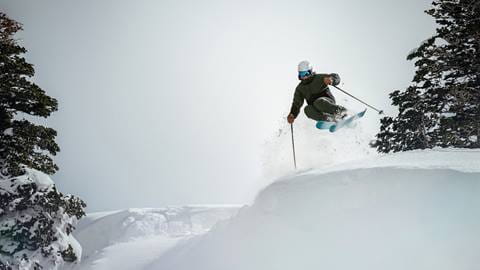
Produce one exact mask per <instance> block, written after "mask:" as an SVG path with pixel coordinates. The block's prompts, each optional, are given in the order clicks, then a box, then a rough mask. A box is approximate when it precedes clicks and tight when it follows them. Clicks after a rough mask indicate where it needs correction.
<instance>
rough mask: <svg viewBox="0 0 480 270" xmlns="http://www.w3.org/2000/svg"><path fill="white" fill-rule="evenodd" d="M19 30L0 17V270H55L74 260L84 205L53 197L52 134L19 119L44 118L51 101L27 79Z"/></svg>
mask: <svg viewBox="0 0 480 270" xmlns="http://www.w3.org/2000/svg"><path fill="white" fill-rule="evenodd" d="M21 29H22V26H21V25H20V24H19V23H18V22H16V21H14V20H11V19H10V18H8V17H7V16H6V15H5V14H4V13H2V12H0V269H2V270H3V269H58V267H60V266H61V265H62V264H63V263H64V262H65V261H67V262H71V261H75V260H76V259H78V256H77V254H79V248H78V243H77V242H76V241H75V239H74V238H73V237H72V235H71V233H72V231H73V229H74V227H73V224H74V223H75V222H76V221H77V220H78V219H80V218H81V217H82V216H84V215H85V213H84V210H83V209H84V208H85V203H84V202H83V201H82V200H80V199H78V198H76V197H74V196H70V195H67V196H66V195H63V194H62V193H60V192H58V190H57V189H56V187H55V185H54V183H53V181H51V179H50V178H49V177H48V174H53V173H55V172H56V171H57V170H58V167H57V166H56V165H55V164H54V162H53V159H52V156H54V155H55V154H56V153H57V152H58V151H59V150H60V149H59V147H58V145H57V144H56V142H55V136H56V131H55V130H53V129H51V128H47V127H44V126H41V125H36V124H34V123H32V122H30V121H28V120H27V119H20V118H19V117H20V116H19V114H20V113H23V114H27V115H30V116H39V117H45V118H46V117H48V116H49V115H50V114H51V113H52V112H54V111H56V110H57V101H56V100H55V99H53V98H51V97H49V96H48V95H46V94H45V92H44V91H43V90H42V89H41V88H40V87H39V86H38V85H36V84H35V83H33V82H32V81H31V80H30V78H31V77H33V75H34V69H33V66H32V64H29V63H27V61H26V60H25V58H24V57H23V56H22V55H23V54H24V53H25V52H26V50H25V48H23V47H22V46H20V45H19V44H18V42H17V40H15V38H14V35H15V33H16V32H18V31H20V30H21Z"/></svg>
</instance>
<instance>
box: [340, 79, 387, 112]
mask: <svg viewBox="0 0 480 270" xmlns="http://www.w3.org/2000/svg"><path fill="white" fill-rule="evenodd" d="M333 87H335V88H337V89H338V90H340V91H342V92H343V93H345V94H347V95H349V96H351V97H352V98H354V99H356V100H358V101H360V102H361V103H363V104H365V105H367V106H368V107H370V108H372V109H374V110H375V111H377V112H378V113H379V114H383V110H379V109H377V108H375V107H373V106H371V105H369V104H367V103H366V102H363V101H361V100H360V99H359V98H356V97H354V96H353V95H351V94H349V93H348V92H347V91H345V90H343V89H341V88H340V87H337V86H335V85H334V86H333Z"/></svg>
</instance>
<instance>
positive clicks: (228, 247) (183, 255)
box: [132, 149, 480, 270]
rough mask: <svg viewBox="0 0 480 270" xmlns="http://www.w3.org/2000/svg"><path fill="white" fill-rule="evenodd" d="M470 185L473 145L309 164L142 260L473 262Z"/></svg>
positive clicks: (352, 264) (183, 265)
mask: <svg viewBox="0 0 480 270" xmlns="http://www.w3.org/2000/svg"><path fill="white" fill-rule="evenodd" d="M479 194H480V151H478V150H455V149H451V150H429V151H413V152H406V153H399V154H393V155H385V156H379V157H372V158H370V159H368V160H364V161H360V162H352V163H349V164H343V165H338V166H334V167H329V168H326V169H322V170H309V171H305V172H303V173H300V174H297V175H292V176H289V177H285V178H282V179H280V180H279V181H276V182H275V183H273V184H271V185H270V186H268V187H267V188H266V189H265V190H263V191H262V192H261V193H260V194H259V195H258V196H257V198H256V200H255V203H254V204H253V205H252V206H251V207H248V208H243V209H242V210H241V211H240V212H239V213H238V215H237V216H236V217H234V218H232V219H231V220H229V221H228V222H223V223H221V224H219V225H217V226H216V227H215V228H214V229H213V230H211V231H210V232H209V233H207V234H204V235H201V236H198V237H194V238H191V239H190V240H189V241H186V242H182V243H178V244H177V245H175V246H174V247H172V248H171V249H169V250H168V251H166V252H165V253H163V254H162V255H161V256H160V257H158V258H156V259H155V260H154V261H153V262H152V263H151V264H150V265H148V266H147V267H145V268H142V269H151V270H154V269H175V270H183V269H185V270H187V269H188V270H191V269H196V270H217V269H218V270H224V269H229V270H235V269H249V270H256V269H258V270H270V269H272V270H273V269H275V270H282V269H345V270H346V269H348V270H350V269H356V270H360V269H365V270H367V269H368V270H377V269H378V270H380V269H382V270H385V269H389V270H393V269H399V270H400V269H402V270H405V269H409V270H415V269H422V270H423V269H436V270H443V269H445V270H447V269H448V270H451V269H457V270H475V269H480V196H479ZM132 269H133V268H132ZM136 269H140V268H136Z"/></svg>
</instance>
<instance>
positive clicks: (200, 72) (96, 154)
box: [0, 0, 434, 211]
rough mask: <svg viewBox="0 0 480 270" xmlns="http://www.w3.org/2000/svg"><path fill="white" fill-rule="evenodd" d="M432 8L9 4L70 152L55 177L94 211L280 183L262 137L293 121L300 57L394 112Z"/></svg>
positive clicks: (247, 196) (404, 4) (408, 2)
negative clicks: (393, 97) (393, 100)
mask: <svg viewBox="0 0 480 270" xmlns="http://www.w3.org/2000/svg"><path fill="white" fill-rule="evenodd" d="M429 5H430V1H429V0H402V1H398V0H364V1H357V0H337V1H304V0H302V1H298V0H297V1H258V0H256V1H249V0H247V1H219V0H218V1H217V0H205V1H194V0H192V1H183V0H180V1H178V0H171V1H170V0H169V1H158V0H156V1H153V0H151V1H147V0H139V1H119V0H104V1H94V0H82V1H68V0H55V1H54V0H42V1H38V0H29V1H27V0H8V1H7V0H0V8H1V9H2V10H3V11H4V12H6V13H7V14H8V15H9V16H10V17H12V18H13V19H16V20H18V21H20V22H21V23H23V25H24V31H23V32H21V33H19V35H18V37H19V38H20V39H21V42H22V44H23V45H24V46H25V47H26V48H27V49H28V50H29V52H28V54H27V55H26V57H27V60H28V61H29V62H31V63H33V64H34V65H35V68H36V75H35V79H34V80H35V81H36V82H37V83H38V84H39V85H40V86H41V87H42V88H43V89H44V90H46V91H47V93H48V94H49V95H50V96H52V97H55V98H57V99H58V101H59V105H60V109H59V111H58V112H56V113H55V114H54V115H53V116H52V117H50V118H48V119H47V120H41V121H40V123H43V124H45V125H49V126H51V127H53V128H55V129H56V130H57V131H58V137H57V142H58V143H59V144H60V147H61V149H62V151H61V152H60V153H59V154H58V156H57V157H56V162H57V163H58V165H59V167H60V171H59V172H58V173H57V174H55V175H54V176H53V177H52V178H53V179H54V180H55V182H56V183H57V185H58V186H59V188H60V190H61V191H62V192H65V193H73V194H76V195H78V196H80V197H81V198H83V199H84V200H85V201H86V202H87V203H88V205H89V208H88V210H89V211H99V210H110V209H118V208H126V207H161V206H166V205H183V204H197V203H201V204H204V203H209V204H210V203H248V202H250V201H251V199H252V198H253V197H254V196H255V194H256V192H257V191H258V190H259V189H260V188H261V187H262V185H265V183H267V182H268V181H271V180H273V179H264V176H263V175H262V160H261V155H262V151H264V149H263V147H262V145H263V143H264V142H265V141H266V140H268V138H269V137H270V136H271V135H272V134H273V133H275V132H276V130H278V129H279V127H282V125H283V127H285V126H286V125H285V124H284V123H285V122H284V121H285V120H284V118H285V116H286V114H287V113H288V110H289V107H290V104H291V99H292V95H293V90H294V88H295V86H296V85H297V83H298V80H297V74H296V65H297V63H298V62H299V61H301V60H304V59H308V60H310V61H311V62H312V63H313V64H314V67H315V70H316V71H317V72H336V73H339V74H340V76H341V77H342V82H343V84H342V86H343V87H344V88H345V89H347V90H349V91H351V93H352V94H354V95H357V96H359V97H361V98H364V99H365V100H367V101H369V102H371V103H372V104H374V105H376V106H378V107H382V108H386V110H387V112H390V113H392V112H394V110H393V108H391V107H390V106H389V104H390V102H389V100H388V93H389V92H391V91H393V90H395V89H402V88H405V86H407V85H408V84H409V82H410V81H411V78H412V76H413V63H411V62H408V61H406V60H405V58H406V55H407V53H408V52H409V51H410V50H411V49H412V48H414V47H416V46H418V45H419V43H420V42H421V41H422V40H424V39H426V38H427V37H429V36H430V35H432V33H433V32H434V23H433V20H432V19H431V18H430V17H429V16H428V15H426V14H424V13H423V10H425V9H426V8H427V7H428V6H429ZM334 93H335V94H336V95H338V96H340V95H342V94H341V93H336V92H334ZM367 116H368V114H367ZM304 118H305V116H303V115H301V116H300V118H299V121H303V120H304ZM302 119H303V120H302ZM365 124H366V125H369V126H370V127H372V128H374V129H375V128H378V117H375V116H373V115H372V113H371V114H370V117H366V118H365ZM312 125H314V123H312Z"/></svg>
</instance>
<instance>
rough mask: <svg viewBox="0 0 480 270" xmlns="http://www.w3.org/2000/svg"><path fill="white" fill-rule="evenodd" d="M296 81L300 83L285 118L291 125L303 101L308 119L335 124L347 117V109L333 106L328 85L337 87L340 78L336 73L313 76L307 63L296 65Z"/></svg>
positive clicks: (333, 99) (311, 69)
mask: <svg viewBox="0 0 480 270" xmlns="http://www.w3.org/2000/svg"><path fill="white" fill-rule="evenodd" d="M298 79H299V80H300V83H299V84H298V86H297V88H296V89H295V94H294V97H293V103H292V108H291V109H290V114H289V115H288V117H287V121H288V123H289V124H292V123H293V121H295V118H297V116H298V114H299V113H300V109H301V108H302V105H303V102H304V100H306V101H307V104H308V105H307V106H306V107H305V109H304V112H305V114H306V115H307V117H308V118H310V119H313V120H316V121H320V120H321V121H329V122H337V121H338V120H341V119H343V118H345V117H346V116H347V109H345V108H344V107H342V106H340V105H337V104H335V98H334V97H333V95H332V93H331V92H330V89H329V88H328V86H329V85H334V86H336V85H338V84H339V83H340V76H338V74H336V73H331V74H315V72H314V71H313V68H312V65H311V64H310V63H309V62H308V61H302V62H300V63H299V64H298Z"/></svg>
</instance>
